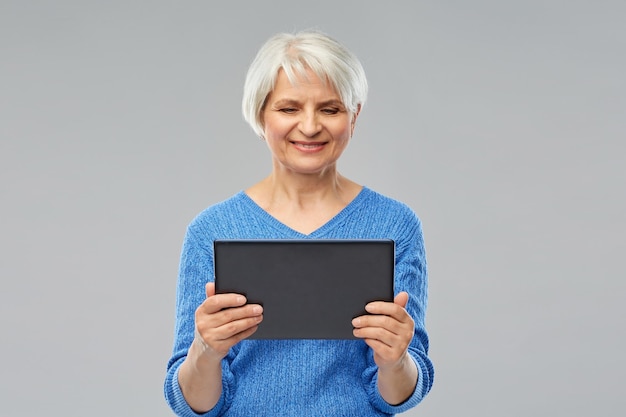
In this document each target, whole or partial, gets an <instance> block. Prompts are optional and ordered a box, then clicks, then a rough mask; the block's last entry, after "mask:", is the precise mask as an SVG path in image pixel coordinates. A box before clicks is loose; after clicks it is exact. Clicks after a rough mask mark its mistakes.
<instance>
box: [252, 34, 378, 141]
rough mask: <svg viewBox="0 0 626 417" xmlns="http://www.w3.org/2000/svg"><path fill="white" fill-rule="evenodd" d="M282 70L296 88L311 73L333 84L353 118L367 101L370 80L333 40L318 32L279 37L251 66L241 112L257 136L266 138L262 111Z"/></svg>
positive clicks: (353, 58) (272, 38)
mask: <svg viewBox="0 0 626 417" xmlns="http://www.w3.org/2000/svg"><path fill="white" fill-rule="evenodd" d="M280 69H283V70H284V71H285V74H286V75H287V78H288V79H289V81H290V82H291V83H292V84H293V83H294V82H295V79H296V77H297V76H298V75H299V76H306V71H307V70H308V69H311V70H312V71H313V72H314V73H315V74H316V75H317V76H318V77H319V78H320V80H328V81H330V83H331V85H332V87H333V88H334V89H335V90H336V91H337V93H338V94H339V97H340V98H341V101H342V103H343V105H344V106H346V109H347V110H348V111H349V112H350V114H356V113H357V112H358V110H359V109H360V108H361V107H363V104H364V103H365V100H366V98H367V79H366V78H365V71H364V70H363V66H362V65H361V62H360V61H359V60H358V58H357V57H356V56H355V55H354V54H353V53H352V52H350V51H349V50H348V49H346V48H345V47H344V46H343V45H341V44H340V43H339V42H337V41H336V40H334V39H333V38H331V37H330V36H328V35H326V34H324V33H321V32H317V31H303V32H298V33H295V34H289V33H279V34H277V35H274V36H272V37H271V38H270V39H269V40H268V41H267V42H265V44H264V45H263V46H262V47H261V49H260V50H259V52H258V53H257V55H256V57H255V58H254V60H253V61H252V64H250V68H249V69H248V74H247V75H246V81H245V84H244V88H243V100H242V104H241V108H242V111H243V117H244V119H245V120H246V121H247V122H248V123H249V124H250V126H252V129H253V130H254V132H255V133H256V134H257V135H259V136H261V137H262V136H263V130H264V129H263V109H264V105H265V101H266V100H267V97H268V96H269V95H270V93H271V92H272V90H274V86H275V84H276V78H277V77H278V72H279V71H280Z"/></svg>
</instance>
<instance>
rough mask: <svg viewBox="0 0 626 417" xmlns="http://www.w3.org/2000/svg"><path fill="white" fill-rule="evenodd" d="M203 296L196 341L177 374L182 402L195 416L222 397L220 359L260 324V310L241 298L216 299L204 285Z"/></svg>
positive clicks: (225, 296)
mask: <svg viewBox="0 0 626 417" xmlns="http://www.w3.org/2000/svg"><path fill="white" fill-rule="evenodd" d="M206 295H207V298H206V300H205V301H204V302H203V303H202V304H201V305H200V306H199V307H198V309H197V310H196V314H195V338H194V340H193V342H192V344H191V346H190V348H189V352H188V353H187V357H186V358H185V360H184V362H183V363H182V364H181V365H180V369H179V371H178V383H179V385H180V389H181V391H182V393H183V396H184V397H185V401H187V403H188V404H189V406H190V407H191V408H192V409H193V410H194V411H195V412H196V413H205V412H207V411H209V410H210V409H212V408H213V407H214V406H215V405H216V404H217V402H218V401H219V398H220V396H221V394H222V368H221V361H222V359H223V358H224V357H225V356H226V355H227V354H228V351H229V350H230V348H231V347H232V346H234V345H235V344H237V343H238V342H240V341H241V340H243V339H245V338H247V337H249V336H250V335H251V334H253V333H254V332H255V331H256V329H257V327H258V324H259V323H260V322H261V320H263V315H262V314H263V308H262V307H261V306H260V305H257V304H249V305H247V304H246V298H245V297H244V296H243V295H240V294H218V295H216V294H215V284H214V283H208V284H207V285H206Z"/></svg>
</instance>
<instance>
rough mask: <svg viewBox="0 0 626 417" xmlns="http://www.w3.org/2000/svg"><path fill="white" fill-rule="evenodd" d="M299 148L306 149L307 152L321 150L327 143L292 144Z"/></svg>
mask: <svg viewBox="0 0 626 417" xmlns="http://www.w3.org/2000/svg"><path fill="white" fill-rule="evenodd" d="M291 143H292V144H293V145H295V146H296V147H297V148H300V149H305V150H316V149H321V148H323V147H324V145H326V143H325V142H291Z"/></svg>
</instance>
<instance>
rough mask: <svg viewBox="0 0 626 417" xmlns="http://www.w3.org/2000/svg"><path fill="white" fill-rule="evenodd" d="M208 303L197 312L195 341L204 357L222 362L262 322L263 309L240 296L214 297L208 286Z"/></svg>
mask: <svg viewBox="0 0 626 417" xmlns="http://www.w3.org/2000/svg"><path fill="white" fill-rule="evenodd" d="M206 296H207V298H206V300H204V302H203V303H202V304H200V306H199V307H198V308H197V309H196V317H195V318H196V337H195V339H196V341H197V342H199V343H200V344H201V345H202V350H203V354H208V355H209V356H212V357H214V358H216V359H220V360H221V359H222V358H224V357H225V356H226V355H227V354H228V351H229V350H230V348H231V347H233V346H234V345H235V344H237V343H239V342H240V341H241V340H243V339H245V338H247V337H249V336H250V335H252V334H253V333H254V332H255V331H256V330H257V328H258V325H259V323H260V322H261V321H262V320H263V307H261V306H260V305H259V304H246V302H247V300H246V297H244V296H243V295H241V294H232V293H230V294H215V283H213V282H209V283H208V284H207V285H206Z"/></svg>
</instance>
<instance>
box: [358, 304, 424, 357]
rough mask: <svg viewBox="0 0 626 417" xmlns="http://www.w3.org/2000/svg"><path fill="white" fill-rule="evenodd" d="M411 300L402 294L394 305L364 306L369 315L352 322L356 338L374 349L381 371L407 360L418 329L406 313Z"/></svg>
mask: <svg viewBox="0 0 626 417" xmlns="http://www.w3.org/2000/svg"><path fill="white" fill-rule="evenodd" d="M408 300H409V294H407V293H406V292H401V293H400V294H398V295H397V296H396V297H395V298H394V300H393V303H391V302H384V301H374V302H372V303H369V304H367V305H366V306H365V311H367V312H368V313H369V314H366V315H363V316H359V317H356V318H355V319H353V320H352V325H353V326H354V330H353V334H354V336H356V337H358V338H360V339H363V340H364V341H365V343H367V345H368V346H369V347H371V348H372V350H373V351H374V361H375V362H376V365H378V367H379V368H393V367H396V366H398V365H401V364H402V362H403V361H404V360H405V359H406V355H407V351H408V347H409V344H410V343H411V340H412V339H413V331H414V326H415V322H414V321H413V318H411V316H410V315H409V313H407V311H406V310H405V307H406V304H407V302H408Z"/></svg>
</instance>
